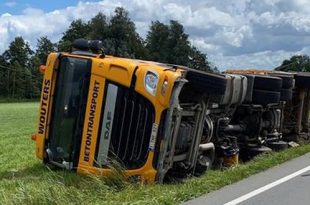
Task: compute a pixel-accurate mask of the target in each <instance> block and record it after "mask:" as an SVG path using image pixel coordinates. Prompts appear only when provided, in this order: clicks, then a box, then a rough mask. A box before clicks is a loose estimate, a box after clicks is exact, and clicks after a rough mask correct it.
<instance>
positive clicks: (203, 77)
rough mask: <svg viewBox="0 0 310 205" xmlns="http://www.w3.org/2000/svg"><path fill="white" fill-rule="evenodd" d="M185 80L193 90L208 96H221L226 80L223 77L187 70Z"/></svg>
mask: <svg viewBox="0 0 310 205" xmlns="http://www.w3.org/2000/svg"><path fill="white" fill-rule="evenodd" d="M186 79H187V80H188V81H189V83H188V84H189V85H191V86H192V87H193V88H194V89H195V90H197V91H199V92H203V93H207V94H210V95H223V94H224V93H225V90H226V84H227V80H226V78H225V77H224V76H221V75H218V74H213V73H206V72H202V71H198V70H192V69H190V70H188V72H187V75H186Z"/></svg>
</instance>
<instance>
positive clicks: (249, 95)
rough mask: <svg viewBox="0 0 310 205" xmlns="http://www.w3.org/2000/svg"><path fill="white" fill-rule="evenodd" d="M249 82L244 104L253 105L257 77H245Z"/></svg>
mask: <svg viewBox="0 0 310 205" xmlns="http://www.w3.org/2000/svg"><path fill="white" fill-rule="evenodd" d="M244 76H245V77H246V78H247V80H248V86H247V91H246V95H245V99H244V102H247V103H251V102H252V95H253V86H254V80H255V76H254V75H248V74H247V75H244Z"/></svg>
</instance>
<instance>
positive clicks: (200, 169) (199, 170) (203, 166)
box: [194, 156, 212, 177]
mask: <svg viewBox="0 0 310 205" xmlns="http://www.w3.org/2000/svg"><path fill="white" fill-rule="evenodd" d="M211 167H212V160H211V159H210V158H209V157H207V156H200V158H199V159H198V160H197V163H196V167H195V171H194V175H195V176H197V177H199V176H201V175H202V174H204V173H205V172H206V171H207V170H209V169H210V168H211Z"/></svg>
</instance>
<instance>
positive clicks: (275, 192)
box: [184, 153, 310, 205]
mask: <svg viewBox="0 0 310 205" xmlns="http://www.w3.org/2000/svg"><path fill="white" fill-rule="evenodd" d="M184 204H186V205H200V204H201V205H235V204H238V205H269V204H272V205H309V204H310V153H308V154H306V155H304V156H301V157H299V158H296V159H293V160H291V161H288V162H286V163H284V164H282V165H279V166H277V167H274V168H271V169H268V170H267V171H264V172H261V173H259V174H256V175H253V176H251V177H249V178H247V179H244V180H242V181H240V182H237V183H235V184H232V185H229V186H226V187H223V188H222V189H220V190H218V191H214V192H211V193H209V194H207V195H205V196H202V197H199V198H197V199H194V200H191V201H188V202H185V203H184Z"/></svg>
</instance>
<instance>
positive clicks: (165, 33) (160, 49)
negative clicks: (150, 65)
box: [146, 21, 170, 63]
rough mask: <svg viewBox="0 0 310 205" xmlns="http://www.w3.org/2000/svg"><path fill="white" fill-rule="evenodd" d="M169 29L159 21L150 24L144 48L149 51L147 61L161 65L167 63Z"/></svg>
mask: <svg viewBox="0 0 310 205" xmlns="http://www.w3.org/2000/svg"><path fill="white" fill-rule="evenodd" d="M168 38H169V27H168V26H167V25H165V24H163V23H161V22H159V21H155V22H152V24H151V26H150V31H149V32H148V34H147V37H146V48H147V49H148V51H149V54H150V56H149V59H150V60H153V61H159V62H162V63H168V62H169V57H168V56H169V52H170V51H169V46H168Z"/></svg>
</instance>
